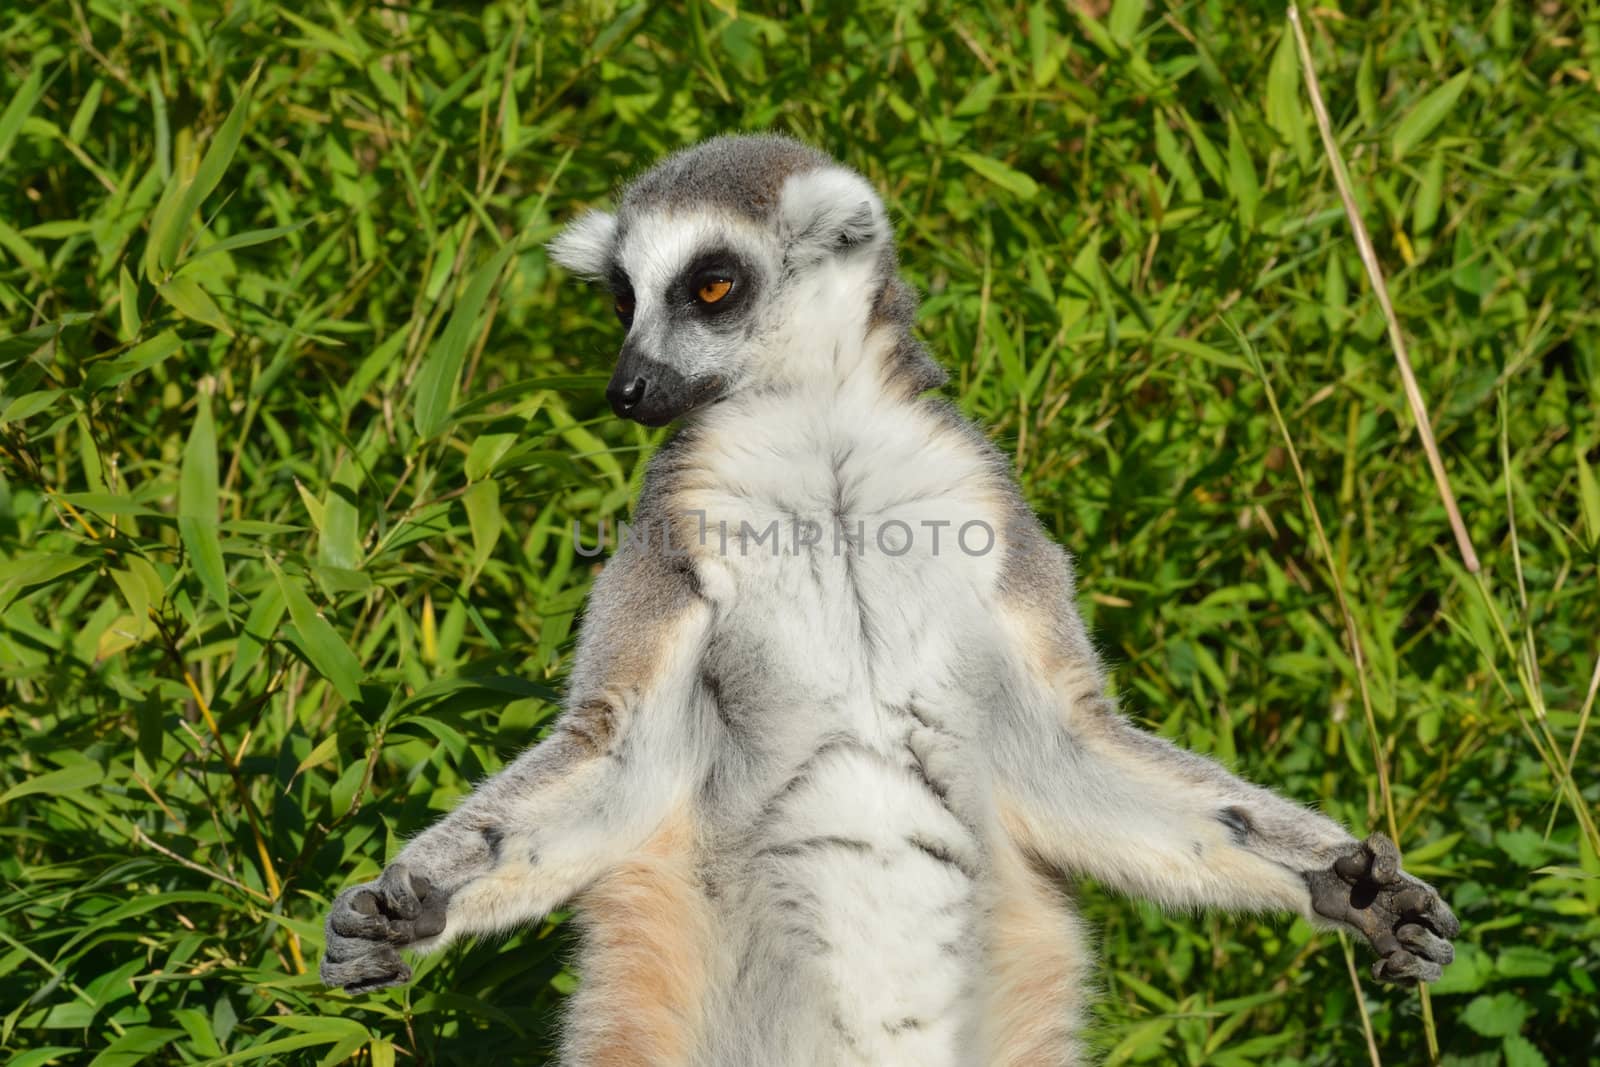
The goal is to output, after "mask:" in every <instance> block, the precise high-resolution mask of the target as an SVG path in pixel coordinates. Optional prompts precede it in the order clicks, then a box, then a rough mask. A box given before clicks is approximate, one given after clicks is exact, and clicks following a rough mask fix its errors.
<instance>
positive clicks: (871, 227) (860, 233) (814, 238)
mask: <svg viewBox="0 0 1600 1067" xmlns="http://www.w3.org/2000/svg"><path fill="white" fill-rule="evenodd" d="M780 211H781V213H782V219H783V231H784V237H785V239H786V241H787V243H788V245H789V255H790V258H791V259H793V258H805V257H807V256H808V255H809V256H813V257H821V256H823V255H827V254H828V253H832V252H850V251H852V250H854V249H858V248H865V247H869V246H877V245H880V244H882V243H883V242H884V241H887V240H888V239H889V216H888V214H887V212H885V211H884V209H883V202H882V201H881V200H879V199H878V194H877V192H876V191H875V190H874V189H873V188H872V186H870V185H868V184H867V181H866V179H864V178H862V177H861V176H860V175H859V174H855V173H853V172H851V171H847V170H842V169H836V168H826V169H822V170H807V171H801V172H800V173H799V174H796V175H794V176H792V177H791V178H789V180H788V181H786V182H784V183H783V193H782V196H781V199H780Z"/></svg>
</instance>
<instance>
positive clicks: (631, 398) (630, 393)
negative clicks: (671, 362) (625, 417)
mask: <svg viewBox="0 0 1600 1067" xmlns="http://www.w3.org/2000/svg"><path fill="white" fill-rule="evenodd" d="M648 388H649V383H648V382H646V381H645V380H644V379H643V378H635V379H634V380H633V382H632V383H631V384H630V385H629V386H628V387H627V388H626V389H624V390H622V395H621V396H620V397H619V398H618V399H620V400H621V402H622V406H623V407H625V408H634V407H638V406H639V401H641V400H643V399H644V393H645V390H646V389H648Z"/></svg>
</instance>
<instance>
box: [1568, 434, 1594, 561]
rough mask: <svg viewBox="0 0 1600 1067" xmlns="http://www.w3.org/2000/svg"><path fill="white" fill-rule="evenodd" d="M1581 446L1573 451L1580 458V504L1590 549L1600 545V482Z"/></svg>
mask: <svg viewBox="0 0 1600 1067" xmlns="http://www.w3.org/2000/svg"><path fill="white" fill-rule="evenodd" d="M1584 451H1585V449H1584V448H1583V447H1582V446H1581V445H1580V446H1579V447H1578V448H1575V449H1573V452H1574V454H1575V455H1576V456H1577V457H1578V504H1579V506H1580V507H1581V508H1582V510H1583V528H1584V529H1585V530H1586V531H1587V532H1588V534H1589V547H1590V548H1594V547H1595V546H1596V545H1600V481H1596V480H1595V476H1594V468H1593V467H1591V466H1589V458H1588V457H1587V456H1585V455H1584Z"/></svg>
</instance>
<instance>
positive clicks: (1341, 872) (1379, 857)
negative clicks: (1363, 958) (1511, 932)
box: [1306, 833, 1461, 985]
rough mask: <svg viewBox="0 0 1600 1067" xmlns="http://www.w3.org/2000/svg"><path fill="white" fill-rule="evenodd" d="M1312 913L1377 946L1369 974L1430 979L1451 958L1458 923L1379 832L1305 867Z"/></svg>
mask: <svg viewBox="0 0 1600 1067" xmlns="http://www.w3.org/2000/svg"><path fill="white" fill-rule="evenodd" d="M1306 882H1307V883H1308V884H1309V886H1310V889H1311V906H1312V907H1313V908H1315V909H1316V912H1317V914H1318V915H1321V916H1324V917H1325V918H1329V919H1332V920H1333V921H1335V922H1337V923H1339V924H1341V925H1343V926H1348V927H1351V928H1353V929H1355V930H1358V931H1360V932H1361V933H1362V934H1363V935H1365V936H1366V939H1367V940H1368V941H1369V942H1370V943H1371V944H1372V948H1373V950H1374V951H1375V952H1377V954H1378V956H1379V959H1378V962H1376V963H1374V964H1373V965H1372V976H1373V977H1374V978H1377V979H1379V980H1381V981H1386V982H1400V983H1404V984H1407V985H1409V984H1412V983H1414V982H1419V981H1421V982H1434V981H1437V980H1438V979H1439V976H1440V975H1441V974H1442V973H1443V971H1444V966H1445V964H1447V963H1449V962H1450V961H1451V960H1452V959H1454V958H1455V949H1453V948H1451V946H1450V939H1451V938H1453V937H1455V936H1456V935H1457V934H1459V933H1460V932H1461V923H1459V922H1458V921H1457V920H1456V917H1455V915H1454V914H1453V913H1452V912H1451V911H1450V906H1449V905H1448V904H1446V903H1445V902H1444V898H1442V897H1441V896H1439V892H1438V890H1436V889H1434V888H1433V886H1431V885H1429V884H1428V883H1426V882H1423V881H1419V880H1418V879H1416V878H1413V877H1411V875H1409V874H1407V873H1406V872H1405V871H1403V870H1401V869H1400V850H1399V849H1397V848H1395V846H1394V842H1393V841H1390V840H1389V839H1388V838H1387V837H1385V836H1384V835H1383V834H1380V833H1375V834H1373V835H1372V836H1371V837H1369V838H1367V839H1366V840H1365V841H1363V842H1360V843H1357V844H1354V845H1352V846H1351V847H1350V849H1349V851H1347V852H1346V853H1345V854H1344V855H1342V856H1339V857H1338V858H1337V859H1335V860H1334V861H1333V863H1332V864H1331V865H1330V866H1329V867H1327V868H1326V869H1324V870H1320V871H1308V872H1307V873H1306Z"/></svg>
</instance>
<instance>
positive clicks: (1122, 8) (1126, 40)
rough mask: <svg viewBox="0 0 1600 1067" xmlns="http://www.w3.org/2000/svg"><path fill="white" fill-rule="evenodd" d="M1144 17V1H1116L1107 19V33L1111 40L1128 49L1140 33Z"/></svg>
mask: <svg viewBox="0 0 1600 1067" xmlns="http://www.w3.org/2000/svg"><path fill="white" fill-rule="evenodd" d="M1143 17H1144V0H1115V2H1114V3H1112V5H1111V13H1110V15H1108V16H1107V18H1106V32H1108V33H1109V34H1111V39H1112V40H1113V41H1116V42H1117V43H1118V44H1119V45H1121V46H1122V47H1124V48H1127V47H1128V46H1129V45H1131V44H1133V36H1134V34H1136V33H1138V32H1139V20H1140V19H1141V18H1143Z"/></svg>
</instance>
